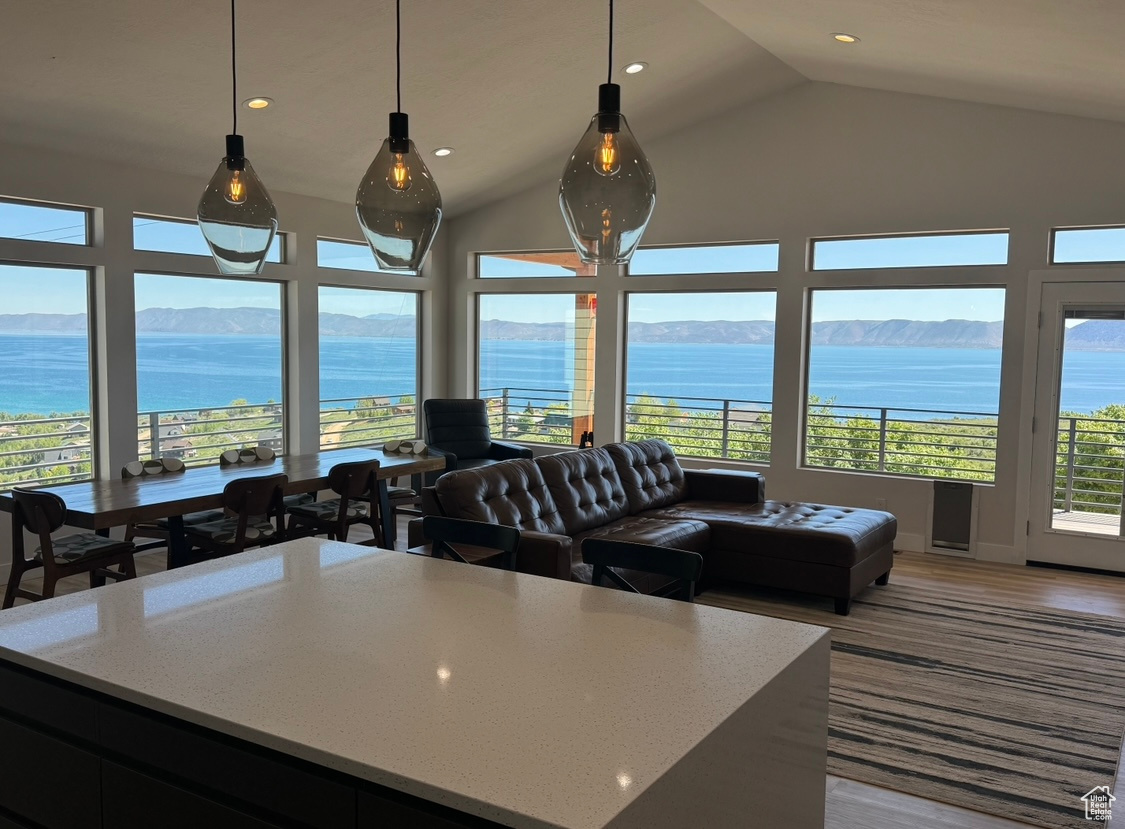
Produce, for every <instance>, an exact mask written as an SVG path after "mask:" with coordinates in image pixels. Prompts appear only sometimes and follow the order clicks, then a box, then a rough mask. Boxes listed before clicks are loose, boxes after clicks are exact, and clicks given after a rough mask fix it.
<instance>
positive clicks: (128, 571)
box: [121, 556, 137, 579]
mask: <svg viewBox="0 0 1125 829" xmlns="http://www.w3.org/2000/svg"><path fill="white" fill-rule="evenodd" d="M121 572H122V573H124V574H125V578H127V579H135V578H136V577H137V562H136V561H134V560H133V557H132V556H127V557H126V558H125V559H123V560H122V562H121Z"/></svg>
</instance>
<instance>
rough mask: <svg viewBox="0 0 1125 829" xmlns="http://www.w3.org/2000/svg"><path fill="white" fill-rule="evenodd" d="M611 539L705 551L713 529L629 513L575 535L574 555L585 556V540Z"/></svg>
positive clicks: (699, 551)
mask: <svg viewBox="0 0 1125 829" xmlns="http://www.w3.org/2000/svg"><path fill="white" fill-rule="evenodd" d="M586 538H608V539H611V540H613V541H631V542H633V543H634V544H652V545H654V546H657V547H673V548H675V549H677V550H688V551H689V552H692V553H705V552H707V547H708V545H709V544H710V542H711V530H710V528H708V526H707V525H706V524H704V523H703V522H702V521H670V520H665V519H661V518H651V517H648V516H641V515H630V516H626V517H625V518H619V519H618V520H616V521H611V522H610V523H608V524H605V525H603V526H601V527H594V528H593V529H589V530H586V531H585V532H581V533H576V534H575V535H574V553H573V555H574V556H576V557H577V558H578V560H579V561H581V559H582V540H583V539H586Z"/></svg>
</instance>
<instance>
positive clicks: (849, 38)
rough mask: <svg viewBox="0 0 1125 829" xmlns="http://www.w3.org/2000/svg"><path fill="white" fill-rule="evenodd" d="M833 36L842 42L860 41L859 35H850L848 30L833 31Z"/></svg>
mask: <svg viewBox="0 0 1125 829" xmlns="http://www.w3.org/2000/svg"><path fill="white" fill-rule="evenodd" d="M832 37H833V38H835V39H836V40H838V41H840V43H859V38H858V37H856V36H855V35H849V34H848V33H847V32H833V33H832Z"/></svg>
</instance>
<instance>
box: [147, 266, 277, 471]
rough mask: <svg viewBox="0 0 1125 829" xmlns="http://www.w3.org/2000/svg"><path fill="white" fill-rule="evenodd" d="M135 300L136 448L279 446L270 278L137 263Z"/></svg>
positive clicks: (212, 453)
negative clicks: (171, 271) (151, 268)
mask: <svg viewBox="0 0 1125 829" xmlns="http://www.w3.org/2000/svg"><path fill="white" fill-rule="evenodd" d="M136 308H137V318H136V325H137V403H138V408H139V412H138V424H137V425H138V445H139V448H138V452H139V455H140V457H142V458H149V457H160V456H164V455H171V456H173V457H178V458H182V459H183V460H184V461H185V462H187V463H200V464H202V463H214V462H217V460H218V457H219V455H220V453H222V452H223V451H225V450H227V449H233V448H241V447H244V446H268V447H270V448H271V449H274V450H276V451H278V452H280V451H283V450H284V448H285V409H284V403H283V371H282V366H283V353H284V349H283V345H282V338H281V331H282V325H281V308H282V288H281V286H280V285H278V284H277V283H274V282H266V281H263V280H248V279H219V278H213V277H189V276H165V275H159V274H148V273H142V274H137V276H136Z"/></svg>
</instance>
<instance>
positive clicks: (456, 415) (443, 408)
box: [422, 399, 492, 459]
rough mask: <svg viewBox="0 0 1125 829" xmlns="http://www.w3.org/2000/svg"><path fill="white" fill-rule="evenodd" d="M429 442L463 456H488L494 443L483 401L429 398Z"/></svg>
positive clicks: (425, 405)
mask: <svg viewBox="0 0 1125 829" xmlns="http://www.w3.org/2000/svg"><path fill="white" fill-rule="evenodd" d="M422 408H423V411H424V412H425V416H426V443H428V444H429V445H430V446H434V447H436V448H438V449H444V450H446V451H447V452H452V453H453V454H454V455H456V456H457V457H458V458H459V459H460V458H484V457H487V455H488V450H489V447H490V446H492V433H491V431H490V430H489V428H488V407H487V405H486V404H485V402H484V401H483V400H442V399H434V400H427V401H425V402H424V403H423V404H422Z"/></svg>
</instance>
